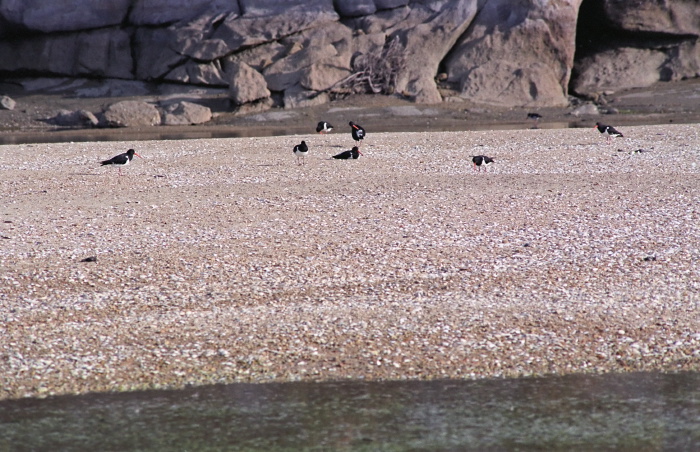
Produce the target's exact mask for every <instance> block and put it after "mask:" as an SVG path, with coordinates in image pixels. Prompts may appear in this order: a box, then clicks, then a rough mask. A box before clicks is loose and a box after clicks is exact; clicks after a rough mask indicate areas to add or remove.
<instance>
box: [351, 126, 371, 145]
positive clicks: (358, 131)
mask: <svg viewBox="0 0 700 452" xmlns="http://www.w3.org/2000/svg"><path fill="white" fill-rule="evenodd" d="M350 127H351V129H350V133H352V139H353V140H355V141H357V142H358V143H359V144H358V146H362V140H364V139H365V135H366V134H367V133H366V132H365V129H363V128H362V126H360V125H357V124H355V123H354V122H352V121H350Z"/></svg>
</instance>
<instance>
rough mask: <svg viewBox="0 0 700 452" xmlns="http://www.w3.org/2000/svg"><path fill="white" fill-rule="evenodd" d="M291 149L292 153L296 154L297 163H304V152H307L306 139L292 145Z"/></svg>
mask: <svg viewBox="0 0 700 452" xmlns="http://www.w3.org/2000/svg"><path fill="white" fill-rule="evenodd" d="M292 151H293V152H294V155H296V156H297V165H301V164H306V154H308V153H309V147H308V146H307V145H306V141H302V142H301V144H297V145H296V146H294V149H293V150H292Z"/></svg>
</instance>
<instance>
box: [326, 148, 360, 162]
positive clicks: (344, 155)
mask: <svg viewBox="0 0 700 452" xmlns="http://www.w3.org/2000/svg"><path fill="white" fill-rule="evenodd" d="M361 155H365V154H363V153H362V152H360V149H359V148H358V147H357V146H353V148H352V150H350V151H343V152H341V153H340V154H336V155H334V156H333V158H334V159H340V160H349V159H355V160H357V159H359V158H360V156H361Z"/></svg>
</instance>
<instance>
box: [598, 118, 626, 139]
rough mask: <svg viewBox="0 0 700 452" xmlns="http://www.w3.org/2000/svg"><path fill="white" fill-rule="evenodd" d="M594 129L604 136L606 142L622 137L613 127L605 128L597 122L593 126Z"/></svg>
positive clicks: (605, 126)
mask: <svg viewBox="0 0 700 452" xmlns="http://www.w3.org/2000/svg"><path fill="white" fill-rule="evenodd" d="M593 128H594V129H598V132H600V133H602V134H603V135H605V136H606V140H605V141H606V142H608V143H609V142H610V141H611V140H612V137H623V136H624V135H622V133H620V132H619V131H618V130H615V128H614V127H613V126H607V125H605V124H601V123H599V122H596V123H595V126H593Z"/></svg>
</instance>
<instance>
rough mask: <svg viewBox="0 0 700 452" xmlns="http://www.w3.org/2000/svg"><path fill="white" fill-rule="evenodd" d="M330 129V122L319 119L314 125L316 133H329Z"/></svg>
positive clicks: (331, 128)
mask: <svg viewBox="0 0 700 452" xmlns="http://www.w3.org/2000/svg"><path fill="white" fill-rule="evenodd" d="M331 130H333V124H331V123H330V122H326V121H320V122H319V123H318V124H317V125H316V133H320V134H326V133H331Z"/></svg>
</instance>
